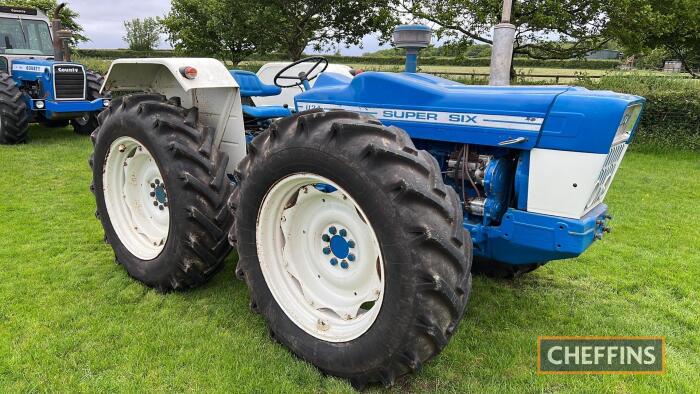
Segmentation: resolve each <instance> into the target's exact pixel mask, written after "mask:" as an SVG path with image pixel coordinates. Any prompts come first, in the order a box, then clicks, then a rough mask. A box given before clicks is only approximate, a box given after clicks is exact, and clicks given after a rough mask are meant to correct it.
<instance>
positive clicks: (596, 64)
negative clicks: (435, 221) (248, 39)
mask: <svg viewBox="0 0 700 394" xmlns="http://www.w3.org/2000/svg"><path fill="white" fill-rule="evenodd" d="M75 52H76V55H79V56H82V57H93V58H99V59H117V58H134V57H174V56H177V54H176V53H175V52H174V51H172V50H154V51H132V50H128V49H78V50H76V51H75ZM325 57H326V58H328V60H329V61H330V62H332V63H341V64H376V65H401V64H403V63H404V58H403V57H400V56H391V57H387V56H336V55H330V56H325ZM285 59H286V56H285V55H283V54H269V55H256V56H251V57H250V58H249V60H251V61H278V60H285ZM420 63H421V64H423V65H427V66H465V67H488V66H489V64H490V63H491V58H488V57H477V58H457V57H438V56H432V57H431V56H425V57H421V59H420ZM514 64H515V67H530V68H534V67H542V68H565V69H595V70H609V69H614V68H616V67H617V66H619V65H620V62H619V61H617V60H585V59H566V60H537V59H527V58H515V59H514Z"/></svg>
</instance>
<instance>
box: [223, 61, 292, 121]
mask: <svg viewBox="0 0 700 394" xmlns="http://www.w3.org/2000/svg"><path fill="white" fill-rule="evenodd" d="M229 72H230V73H231V76H232V77H233V79H235V80H236V82H237V83H238V86H239V87H240V92H241V97H267V96H277V95H278V94H280V93H282V88H280V87H278V86H274V85H267V84H264V83H263V82H262V81H261V80H260V78H258V76H257V75H256V74H255V73H252V72H250V71H243V70H231V71H229ZM243 114H244V115H247V116H250V117H252V118H255V119H259V120H263V119H275V118H284V117H287V116H289V115H291V114H292V111H290V110H289V108H287V107H281V106H277V105H264V106H260V107H256V106H254V105H245V104H244V105H243Z"/></svg>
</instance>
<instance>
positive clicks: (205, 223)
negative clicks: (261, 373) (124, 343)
mask: <svg viewBox="0 0 700 394" xmlns="http://www.w3.org/2000/svg"><path fill="white" fill-rule="evenodd" d="M397 36H398V37H396V38H395V42H396V43H397V44H402V43H404V44H406V45H413V47H412V48H413V49H415V48H417V47H420V46H421V45H422V46H426V45H427V43H428V42H429V41H430V30H429V29H427V28H424V27H415V26H409V27H403V28H399V29H397ZM407 36H408V37H407ZM416 57H417V51H414V50H411V51H408V59H407V72H404V73H386V72H364V73H357V72H353V73H344V72H343V73H338V72H332V71H330V70H327V69H328V61H327V60H326V59H324V58H322V57H315V58H309V59H304V60H301V61H298V62H295V63H291V64H289V65H288V66H286V67H284V68H282V69H280V70H279V71H278V72H277V74H276V75H275V76H274V78H271V79H272V81H271V82H273V84H271V83H265V82H264V81H262V80H261V79H260V78H259V76H258V75H256V74H253V73H250V72H244V71H237V70H233V71H229V70H227V69H226V68H225V67H224V65H223V64H221V63H220V62H219V61H217V60H214V59H177V58H170V59H120V60H117V61H115V62H114V63H113V64H112V66H111V68H110V71H109V73H108V75H107V77H106V82H105V87H104V89H108V90H110V91H112V92H120V91H122V92H126V94H125V95H124V96H121V97H118V98H116V99H115V100H114V101H113V102H112V104H111V105H110V106H109V107H108V108H107V109H106V110H105V111H104V112H102V114H101V115H100V126H99V127H98V128H97V129H96V130H95V132H94V133H93V134H92V140H93V143H94V145H95V148H94V153H93V155H92V157H91V158H90V160H89V162H90V165H91V166H92V171H93V183H92V185H91V190H92V191H93V193H94V194H95V197H96V205H97V213H96V216H97V217H98V218H99V219H100V220H101V222H102V226H103V228H104V231H105V239H106V241H107V242H108V243H109V244H110V245H111V247H112V248H113V249H114V253H115V256H116V260H117V262H119V263H120V264H122V265H123V266H124V267H125V268H126V270H127V272H128V273H129V275H131V276H132V277H134V278H135V279H137V280H139V281H141V282H143V283H145V284H146V285H148V286H152V287H154V288H156V289H159V290H161V291H170V290H182V289H188V288H191V287H194V286H197V285H199V284H202V283H204V282H206V281H207V280H208V279H209V278H211V277H212V276H213V275H214V274H215V273H216V272H217V271H218V269H219V268H220V267H221V266H222V264H223V262H224V259H225V258H226V257H227V256H228V254H229V253H230V252H231V249H232V248H236V249H237V252H238V257H239V259H238V265H237V267H236V275H237V277H238V278H240V279H242V280H245V282H246V284H247V285H248V287H249V289H250V306H251V309H252V310H253V311H255V312H256V313H259V314H260V315H262V317H263V318H264V319H265V321H266V323H267V325H268V327H269V329H270V333H271V335H272V336H273V337H274V338H275V339H276V340H277V341H278V342H280V343H282V344H284V345H285V346H287V347H288V348H289V349H290V350H291V351H292V352H294V353H295V354H296V355H298V356H299V357H301V358H302V359H304V360H307V361H309V362H311V363H313V364H314V365H316V366H317V367H319V368H320V369H322V370H323V371H325V372H326V373H329V374H332V375H335V376H341V377H344V378H347V379H350V381H351V382H352V383H353V384H354V385H355V386H356V387H362V386H364V385H365V384H367V383H373V382H381V383H383V384H385V385H391V384H393V383H394V381H395V379H396V378H397V377H399V376H402V375H405V374H407V373H410V372H413V371H416V370H417V369H419V368H420V367H421V365H423V364H424V363H425V362H427V361H428V360H430V359H431V358H433V357H434V356H436V355H437V354H438V353H439V352H440V351H441V350H442V349H443V348H444V347H445V346H446V345H447V343H448V342H449V340H450V338H451V337H452V335H453V334H454V333H455V331H456V329H457V326H458V324H459V322H460V320H461V319H462V317H463V316H464V312H465V308H466V305H467V302H468V300H469V296H470V292H471V280H472V275H471V273H472V261H474V265H475V267H476V268H477V269H479V270H481V271H486V272H487V273H492V274H495V275H498V276H508V277H513V276H516V275H519V274H523V273H525V272H528V271H531V270H533V269H535V268H537V267H540V266H542V265H543V264H545V263H547V262H549V261H552V260H558V259H566V258H571V257H575V256H578V255H580V254H581V253H583V252H584V251H585V250H586V249H587V248H588V247H589V246H590V245H591V244H593V242H594V241H596V240H598V239H601V238H602V237H603V235H604V234H605V233H606V232H609V231H610V229H609V227H608V221H609V219H610V216H609V215H608V207H607V206H606V205H605V204H604V203H603V199H604V198H605V195H606V193H607V192H608V190H609V188H610V185H611V182H612V180H613V177H614V176H615V173H616V172H617V170H618V168H619V167H620V163H621V161H622V159H623V156H624V154H625V152H626V150H627V148H628V146H629V145H630V143H631V142H632V140H633V138H634V134H635V130H636V128H637V124H638V121H639V118H640V113H641V111H642V106H643V104H644V99H643V98H641V97H638V96H632V95H625V94H618V93H614V92H604V91H591V90H588V89H583V88H577V87H569V86H531V87H528V86H518V87H515V86H506V87H496V86H467V85H463V84H460V83H456V82H454V81H450V80H446V79H443V78H439V77H436V76H433V75H428V74H423V73H418V72H415V71H416V70H415V69H416ZM312 82H313V86H311V83H312ZM284 89H296V91H297V92H298V94H296V96H295V98H294V106H293V107H291V106H289V105H288V104H287V103H284V102H280V103H279V104H278V105H256V104H255V99H256V98H258V97H261V96H264V97H268V98H274V97H281V96H283V94H282V93H283V91H284ZM134 91H140V92H143V93H136V94H130V92H134ZM466 335H468V333H467V334H466Z"/></svg>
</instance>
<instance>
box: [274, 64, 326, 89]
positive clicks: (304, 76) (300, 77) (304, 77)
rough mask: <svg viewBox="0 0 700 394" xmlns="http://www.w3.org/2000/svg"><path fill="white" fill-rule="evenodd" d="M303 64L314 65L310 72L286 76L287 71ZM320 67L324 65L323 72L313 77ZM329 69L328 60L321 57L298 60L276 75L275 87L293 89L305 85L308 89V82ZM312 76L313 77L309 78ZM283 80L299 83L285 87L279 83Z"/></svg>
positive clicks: (285, 85)
mask: <svg viewBox="0 0 700 394" xmlns="http://www.w3.org/2000/svg"><path fill="white" fill-rule="evenodd" d="M302 63H313V66H312V67H310V68H309V69H308V71H302V72H300V73H299V74H297V75H285V73H286V72H287V71H289V70H290V69H292V68H293V67H295V66H297V65H299V64H302ZM320 65H323V68H322V69H321V71H319V72H317V73H316V74H313V75H312V73H313V72H314V70H316V69H317V68H318V67H319V66H320ZM327 68H328V59H326V58H325V57H321V56H314V57H307V58H306V59H301V60H297V61H296V62H294V63H292V64H290V65H288V66H287V67H285V68H283V69H281V70H280V72H278V73H277V75H275V79H274V83H275V86H278V87H280V88H293V87H296V86H301V85H304V87H306V88H307V89H308V86H307V84H308V82H309V81H313V80H314V79H316V77H318V76H319V75H320V74H321V73H322V72H324V71H326V69H327ZM310 75H311V77H309V76H310ZM281 79H285V80H289V79H291V80H296V81H297V82H294V83H291V84H284V85H283V84H282V83H281V82H280V81H279V80H281Z"/></svg>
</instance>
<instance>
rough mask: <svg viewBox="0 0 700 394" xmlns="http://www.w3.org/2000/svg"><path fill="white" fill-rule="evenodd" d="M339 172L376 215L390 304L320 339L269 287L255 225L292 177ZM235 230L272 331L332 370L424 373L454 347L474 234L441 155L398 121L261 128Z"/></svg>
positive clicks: (339, 180)
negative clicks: (275, 189) (344, 336)
mask: <svg viewBox="0 0 700 394" xmlns="http://www.w3.org/2000/svg"><path fill="white" fill-rule="evenodd" d="M300 172H309V173H314V174H317V175H319V176H322V177H324V178H327V179H330V180H332V181H333V182H335V183H336V184H338V185H339V186H341V187H342V188H343V189H344V190H345V191H347V192H348V193H349V194H350V195H351V196H352V197H353V198H354V199H355V200H356V201H357V203H358V204H359V205H360V207H361V208H362V210H364V211H365V212H366V213H367V216H368V219H369V222H370V223H371V224H372V228H373V230H374V232H375V234H376V237H377V239H378V243H379V245H380V249H381V254H382V256H383V261H384V270H385V271H384V272H385V290H384V291H385V293H384V299H383V302H382V304H381V310H380V312H379V315H378V316H377V318H376V320H375V321H374V323H373V324H372V325H371V326H370V327H369V328H368V329H367V331H366V332H364V334H362V335H361V336H359V337H357V338H356V339H352V340H350V341H347V342H329V341H323V340H320V339H318V338H316V337H314V336H312V335H309V333H307V332H306V331H304V330H303V329H301V328H300V327H299V326H298V325H296V324H295V323H294V322H293V321H292V320H291V319H290V318H289V317H288V316H287V315H286V313H285V312H284V310H283V309H282V308H281V306H280V305H279V303H278V302H277V301H276V300H275V298H274V296H273V295H272V293H271V291H270V288H269V287H268V283H267V282H266V280H265V277H264V276H263V273H262V270H261V267H260V264H261V263H260V260H259V256H258V253H257V247H256V245H257V240H256V222H257V220H258V213H259V210H260V207H261V204H262V203H263V200H264V199H265V197H266V193H267V192H268V191H269V190H270V188H271V187H272V186H273V185H275V183H276V182H277V181H278V180H280V179H282V178H284V177H285V176H288V175H290V174H294V173H300ZM236 178H237V181H238V182H239V185H238V186H237V188H236V190H235V191H234V193H233V194H232V196H231V201H230V206H231V208H232V212H233V213H234V214H235V217H236V220H235V225H234V228H233V230H232V233H231V237H230V238H231V240H232V242H234V241H235V242H236V243H237V248H238V252H239V256H240V260H239V262H238V268H237V275H238V276H239V277H240V278H243V279H245V281H246V283H247V285H248V287H249V288H250V297H251V306H252V307H253V308H254V310H255V311H257V312H259V313H260V314H261V315H262V316H263V317H264V319H265V320H266V322H267V324H268V327H269V329H270V333H271V335H272V336H273V337H274V338H275V339H276V340H277V341H279V342H281V343H282V344H284V345H285V346H287V347H288V348H289V349H291V351H292V352H294V353H295V354H296V355H298V356H299V357H301V358H302V359H304V360H306V361H308V362H310V363H313V364H314V365H316V366H317V367H318V368H320V369H321V370H323V371H324V372H326V373H328V374H331V375H335V376H339V377H343V378H347V379H350V381H351V383H352V384H353V385H354V386H355V387H356V388H361V387H364V386H365V385H366V384H368V383H374V382H379V383H382V384H384V385H386V386H390V385H392V384H393V383H394V382H395V379H396V378H398V377H400V376H402V375H405V374H408V373H411V372H414V371H416V370H417V369H419V368H420V367H421V366H422V365H423V363H425V362H426V361H428V360H430V359H431V358H433V357H435V356H436V355H437V354H438V353H440V351H441V350H442V349H443V348H444V347H445V346H446V345H447V343H448V341H449V340H450V337H451V336H452V335H453V333H454V332H455V329H456V328H457V325H458V323H459V321H460V319H461V318H462V316H463V313H464V311H465V307H466V305H467V301H468V299H469V295H470V290H471V273H470V270H471V259H472V255H471V253H472V244H471V237H470V236H469V234H468V233H467V232H466V231H465V230H464V228H463V227H462V213H461V207H460V203H459V199H458V197H457V194H456V193H455V192H454V190H453V189H452V188H450V187H446V186H445V185H444V184H443V181H442V177H441V174H440V169H439V167H438V164H437V162H436V161H435V159H434V158H433V157H432V156H431V155H430V154H428V153H426V152H424V151H418V150H416V149H415V147H414V146H413V144H412V142H411V140H410V138H409V137H408V135H407V134H406V133H405V132H404V131H402V130H401V129H398V128H395V127H385V126H383V125H382V124H381V123H380V122H378V121H377V120H375V119H374V118H370V117H367V116H364V115H360V114H357V113H352V112H346V111H329V112H323V111H317V110H314V111H308V112H303V113H300V114H296V115H294V116H292V117H290V118H286V119H283V120H280V121H278V122H276V123H274V124H273V125H272V126H271V127H270V128H269V129H268V130H266V131H264V132H263V133H261V134H260V135H259V136H257V137H256V138H255V139H254V140H253V142H252V144H251V146H250V148H249V154H248V156H247V157H246V158H245V159H244V160H243V161H242V162H241V163H240V165H239V166H238V170H237V172H236Z"/></svg>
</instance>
